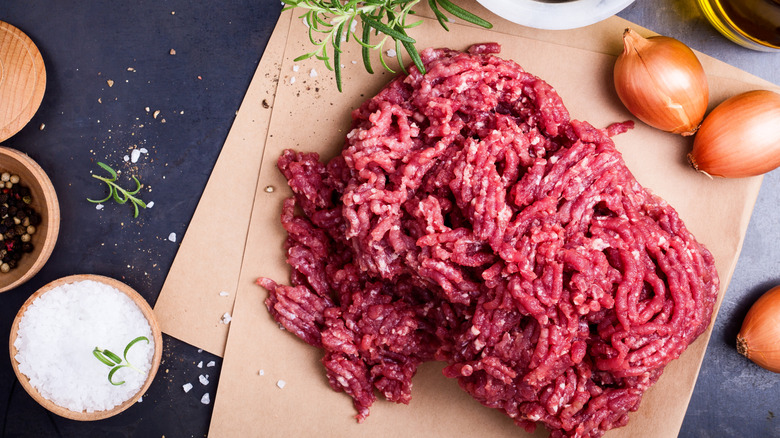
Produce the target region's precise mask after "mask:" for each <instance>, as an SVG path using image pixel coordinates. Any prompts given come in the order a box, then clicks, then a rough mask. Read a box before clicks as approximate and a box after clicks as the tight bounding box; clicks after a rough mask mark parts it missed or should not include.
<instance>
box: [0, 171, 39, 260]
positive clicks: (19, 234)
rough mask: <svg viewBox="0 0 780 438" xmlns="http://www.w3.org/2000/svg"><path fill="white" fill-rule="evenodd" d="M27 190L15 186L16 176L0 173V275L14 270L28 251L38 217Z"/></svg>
mask: <svg viewBox="0 0 780 438" xmlns="http://www.w3.org/2000/svg"><path fill="white" fill-rule="evenodd" d="M31 202H32V196H31V194H30V189H29V188H27V187H25V186H23V185H21V184H20V183H19V176H18V175H12V174H10V173H9V172H3V173H2V174H0V273H6V272H9V271H10V270H11V269H13V268H15V267H16V265H17V264H18V263H19V260H20V259H21V258H22V254H24V253H28V252H32V250H33V244H32V241H31V240H32V235H33V234H35V231H36V227H37V226H38V225H40V223H41V216H40V215H39V214H38V213H37V212H36V211H35V210H34V209H33V208H32V206H31V205H30V204H31Z"/></svg>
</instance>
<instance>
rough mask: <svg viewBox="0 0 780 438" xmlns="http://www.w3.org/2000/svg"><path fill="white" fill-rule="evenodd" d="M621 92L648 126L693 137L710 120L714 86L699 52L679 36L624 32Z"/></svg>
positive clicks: (618, 73)
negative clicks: (708, 110)
mask: <svg viewBox="0 0 780 438" xmlns="http://www.w3.org/2000/svg"><path fill="white" fill-rule="evenodd" d="M614 81H615V90H616V91H617V94H618V97H620V100H621V101H622V102H623V105H625V106H626V108H627V109H628V111H630V112H631V114H633V115H635V116H636V117H637V118H639V120H641V121H643V122H645V123H647V124H648V125H650V126H652V127H654V128H658V129H661V130H663V131H667V132H672V133H675V134H682V135H691V134H693V133H694V132H696V129H697V128H698V127H699V123H701V120H702V119H703V118H704V113H705V112H706V111H707V103H708V100H709V86H708V85H707V76H706V74H705V73H704V69H703V68H702V66H701V63H700V62H699V59H698V58H696V55H695V54H694V53H693V51H692V50H691V49H690V48H688V46H686V45H685V44H683V43H681V42H680V41H677V40H676V39H674V38H669V37H664V36H655V37H650V38H643V37H642V36H641V35H639V34H638V33H636V32H634V31H633V30H631V29H626V31H625V32H624V33H623V53H621V54H620V56H618V59H617V62H615V69H614Z"/></svg>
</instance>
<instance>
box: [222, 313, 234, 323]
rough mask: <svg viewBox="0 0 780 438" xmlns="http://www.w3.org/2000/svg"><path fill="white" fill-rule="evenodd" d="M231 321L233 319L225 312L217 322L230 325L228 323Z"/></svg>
mask: <svg viewBox="0 0 780 438" xmlns="http://www.w3.org/2000/svg"><path fill="white" fill-rule="evenodd" d="M232 319H233V318H231V317H230V314H229V313H227V312H225V314H224V315H222V318H221V319H220V320H219V322H220V323H222V324H230V321H231V320H232Z"/></svg>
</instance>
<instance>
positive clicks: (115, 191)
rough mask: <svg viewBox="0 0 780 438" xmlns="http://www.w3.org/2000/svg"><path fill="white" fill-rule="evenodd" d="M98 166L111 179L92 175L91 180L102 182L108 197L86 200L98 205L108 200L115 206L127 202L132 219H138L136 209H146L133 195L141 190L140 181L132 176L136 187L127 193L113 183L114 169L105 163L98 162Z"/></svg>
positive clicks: (115, 177)
mask: <svg viewBox="0 0 780 438" xmlns="http://www.w3.org/2000/svg"><path fill="white" fill-rule="evenodd" d="M97 164H98V166H100V167H101V168H103V170H105V171H106V172H108V173H109V175H111V178H106V177H102V176H100V175H92V177H93V178H95V179H98V180H100V181H103V182H104V183H106V185H107V186H108V196H106V197H105V198H103V199H99V200H95V199H91V198H87V201H89V202H92V203H95V204H100V203H103V202H107V201H108V200H109V199H113V200H114V201H115V202H116V203H117V204H125V203H127V201H130V202H132V204H133V217H134V218H136V217H138V207H141V208H146V203H145V202H144V201H142V200H140V199H139V198H136V197H135V195H136V194H138V192H139V191H140V190H141V187H143V185H142V184H141V182H140V181H138V178H136V177H135V176H133V181H135V184H136V187H135V189H134V190H132V191H128V190H125V189H123V188H122V187H120V186H119V185H118V184H116V183H115V181H116V179H117V173H116V171H115V170H114V169H112V168H111V167H110V166H109V165H107V164H105V163H101V162H100V161H98V163H97Z"/></svg>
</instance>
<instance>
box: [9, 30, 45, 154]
mask: <svg viewBox="0 0 780 438" xmlns="http://www.w3.org/2000/svg"><path fill="white" fill-rule="evenodd" d="M44 91H46V67H45V66H44V64H43V57H42V56H41V52H40V51H39V50H38V47H36V46H35V43H33V42H32V40H31V39H30V38H29V37H27V35H25V34H24V33H23V32H22V31H21V30H19V29H17V28H15V27H14V26H11V25H10V24H8V23H5V22H2V21H0V142H1V141H4V140H6V139H7V138H9V137H11V136H12V135H14V134H16V133H17V132H19V131H20V130H21V129H22V128H23V127H24V126H25V125H26V124H27V123H28V122H29V121H30V119H32V117H33V115H34V114H35V112H36V111H38V107H39V106H40V105H41V101H42V100H43V93H44Z"/></svg>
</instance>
